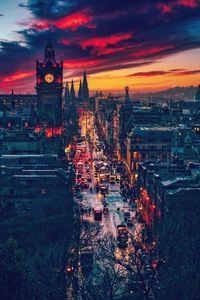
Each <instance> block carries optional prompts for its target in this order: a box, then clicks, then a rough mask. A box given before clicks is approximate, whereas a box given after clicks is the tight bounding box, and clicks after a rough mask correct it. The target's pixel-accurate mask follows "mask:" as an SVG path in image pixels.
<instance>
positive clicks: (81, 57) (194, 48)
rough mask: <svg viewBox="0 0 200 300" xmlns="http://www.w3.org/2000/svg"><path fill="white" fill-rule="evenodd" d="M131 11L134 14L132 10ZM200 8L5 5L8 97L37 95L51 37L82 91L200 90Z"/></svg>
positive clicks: (3, 88)
mask: <svg viewBox="0 0 200 300" xmlns="http://www.w3.org/2000/svg"><path fill="white" fill-rule="evenodd" d="M127 8H128V9H127ZM199 14H200V3H199V1H198V0H176V1H173V0H171V1H167V2H166V1H148V2H147V1H140V2H139V3H137V2H136V1H128V0H127V1H124V2H123V3H121V1H113V0H111V1H107V2H105V1H104V2H103V3H102V2H101V3H100V4H99V2H98V1H89V0H88V1H83V0H78V1H55V0H54V1H53V0H52V1H48V3H47V2H45V1H36V0H33V1H32V0H29V1H25V2H22V1H20V0H15V1H12V2H11V1H4V0H3V1H2V2H1V11H0V15H1V17H0V24H1V27H2V28H3V29H4V30H3V31H2V32H1V34H0V43H1V52H0V56H1V60H0V61H1V63H0V67H1V76H0V79H1V84H0V92H1V93H7V92H9V91H11V89H12V88H14V89H15V91H16V92H22V93H23V92H30V93H33V92H34V91H35V89H34V86H35V61H36V59H37V58H38V59H41V51H40V49H44V48H45V45H46V43H47V41H48V39H49V35H50V33H49V31H50V29H51V32H52V33H51V38H52V41H53V44H54V45H55V49H56V54H57V57H58V58H61V59H63V60H64V81H65V80H68V81H70V80H71V79H72V78H74V81H75V87H76V90H77V89H78V85H79V80H78V79H79V78H80V77H81V75H82V72H83V70H84V69H86V70H87V73H88V82H89V86H90V90H91V91H93V92H94V91H95V90H103V91H106V92H123V90H124V86H125V85H129V86H130V87H131V91H133V92H134V91H135V92H143V91H156V90H163V89H167V88H170V87H174V86H189V85H194V86H196V85H198V84H199V81H200V80H199V79H200V76H199V74H200V63H199V61H198V58H199V54H200V49H199V45H200V30H199V18H198V17H199Z"/></svg>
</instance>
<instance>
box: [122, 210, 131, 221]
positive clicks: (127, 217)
mask: <svg viewBox="0 0 200 300" xmlns="http://www.w3.org/2000/svg"><path fill="white" fill-rule="evenodd" d="M130 218H131V214H130V212H129V211H126V212H125V213H124V221H125V222H126V221H127V220H128V219H130Z"/></svg>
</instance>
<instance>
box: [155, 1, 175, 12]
mask: <svg viewBox="0 0 200 300" xmlns="http://www.w3.org/2000/svg"><path fill="white" fill-rule="evenodd" d="M157 7H158V9H160V10H161V11H162V12H163V13H170V12H171V11H172V6H170V5H169V4H165V3H158V5H157Z"/></svg>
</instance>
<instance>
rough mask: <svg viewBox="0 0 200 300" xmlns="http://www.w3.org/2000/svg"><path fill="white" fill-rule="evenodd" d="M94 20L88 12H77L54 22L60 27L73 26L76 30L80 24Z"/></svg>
mask: <svg viewBox="0 0 200 300" xmlns="http://www.w3.org/2000/svg"><path fill="white" fill-rule="evenodd" d="M91 20H92V17H91V16H90V15H89V13H88V12H86V11H85V12H84V11H82V12H76V13H73V14H71V15H69V16H66V17H63V18H61V19H59V20H57V21H54V22H52V24H53V25H55V26H56V27H57V28H59V29H67V28H71V29H73V30H76V29H77V28H78V27H79V26H82V25H85V24H87V23H89V22H90V21H91Z"/></svg>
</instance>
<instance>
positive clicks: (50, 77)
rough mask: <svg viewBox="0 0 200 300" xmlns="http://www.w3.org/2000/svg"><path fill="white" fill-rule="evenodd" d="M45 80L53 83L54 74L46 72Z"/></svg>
mask: <svg viewBox="0 0 200 300" xmlns="http://www.w3.org/2000/svg"><path fill="white" fill-rule="evenodd" d="M44 79H45V81H46V82H47V83H51V82H53V81H54V76H53V75H52V74H50V73H49V74H46V75H45V78H44Z"/></svg>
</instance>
